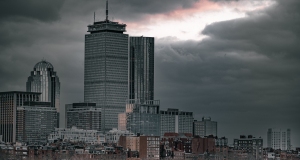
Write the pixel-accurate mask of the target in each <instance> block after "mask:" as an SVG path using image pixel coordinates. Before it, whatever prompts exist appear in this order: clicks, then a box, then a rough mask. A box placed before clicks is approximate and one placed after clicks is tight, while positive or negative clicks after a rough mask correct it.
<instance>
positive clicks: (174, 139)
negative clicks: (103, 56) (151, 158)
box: [161, 133, 193, 154]
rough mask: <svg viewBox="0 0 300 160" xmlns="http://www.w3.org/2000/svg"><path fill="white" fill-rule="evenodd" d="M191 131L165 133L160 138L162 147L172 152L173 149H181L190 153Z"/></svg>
mask: <svg viewBox="0 0 300 160" xmlns="http://www.w3.org/2000/svg"><path fill="white" fill-rule="evenodd" d="M192 139H193V135H192V133H165V134H164V136H163V137H162V138H161V144H164V145H165V146H164V148H170V149H171V152H172V154H174V151H183V152H185V153H192Z"/></svg>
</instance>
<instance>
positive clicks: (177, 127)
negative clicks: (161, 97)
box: [160, 108, 194, 136]
mask: <svg viewBox="0 0 300 160" xmlns="http://www.w3.org/2000/svg"><path fill="white" fill-rule="evenodd" d="M193 121H194V117H193V112H184V111H179V109H173V108H168V110H167V111H160V123H161V125H160V130H161V131H160V135H161V136H163V135H164V134H165V133H170V132H175V133H193Z"/></svg>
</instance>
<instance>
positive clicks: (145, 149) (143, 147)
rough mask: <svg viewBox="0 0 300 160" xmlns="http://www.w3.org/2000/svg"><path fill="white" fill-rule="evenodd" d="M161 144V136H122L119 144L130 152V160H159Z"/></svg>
mask: <svg viewBox="0 0 300 160" xmlns="http://www.w3.org/2000/svg"><path fill="white" fill-rule="evenodd" d="M159 144H160V137H159V136H121V137H120V139H119V142H118V145H120V146H122V147H123V148H124V149H127V151H129V152H128V158H130V157H137V158H140V159H159ZM135 153H137V154H135Z"/></svg>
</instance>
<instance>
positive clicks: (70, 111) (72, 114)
mask: <svg viewBox="0 0 300 160" xmlns="http://www.w3.org/2000/svg"><path fill="white" fill-rule="evenodd" d="M66 122H67V125H66V126H67V128H72V127H73V126H76V127H77V128H78V129H84V130H97V131H101V108H97V107H96V103H73V104H67V105H66Z"/></svg>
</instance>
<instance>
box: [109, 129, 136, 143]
mask: <svg viewBox="0 0 300 160" xmlns="http://www.w3.org/2000/svg"><path fill="white" fill-rule="evenodd" d="M120 136H135V134H133V133H131V132H129V131H127V130H118V129H116V128H113V129H112V130H110V131H109V132H107V133H106V134H105V139H106V142H107V143H118V141H119V138H120Z"/></svg>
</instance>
